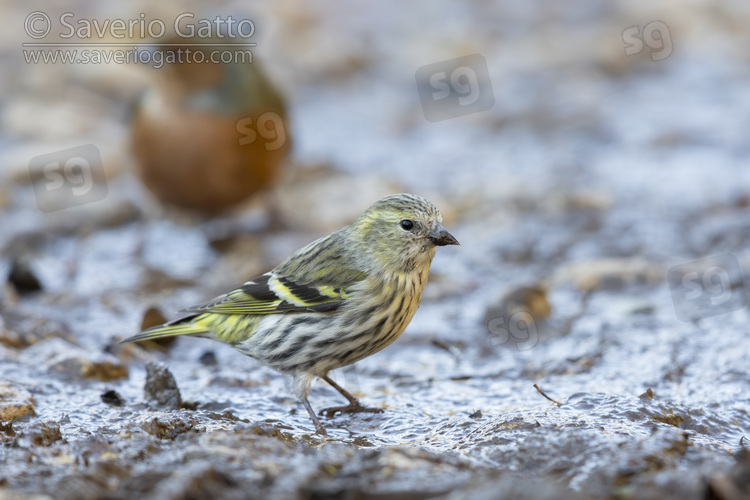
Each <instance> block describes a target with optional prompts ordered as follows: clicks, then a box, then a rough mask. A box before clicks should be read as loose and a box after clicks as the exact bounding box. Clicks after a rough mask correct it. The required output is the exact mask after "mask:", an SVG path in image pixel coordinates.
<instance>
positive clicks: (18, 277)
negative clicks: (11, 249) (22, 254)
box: [8, 259, 42, 295]
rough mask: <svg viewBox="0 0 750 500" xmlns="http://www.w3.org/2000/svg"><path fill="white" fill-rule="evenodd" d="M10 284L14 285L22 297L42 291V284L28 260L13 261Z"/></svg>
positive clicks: (9, 275) (9, 276)
mask: <svg viewBox="0 0 750 500" xmlns="http://www.w3.org/2000/svg"><path fill="white" fill-rule="evenodd" d="M8 283H10V284H11V285H13V286H14V287H15V289H16V292H18V293H19V294H20V295H23V294H26V293H32V292H38V291H40V290H41V289H42V284H41V283H40V282H39V279H38V278H37V277H36V275H35V274H34V271H33V270H32V269H31V263H30V262H29V261H28V260H27V259H13V262H12V263H11V265H10V273H9V274H8Z"/></svg>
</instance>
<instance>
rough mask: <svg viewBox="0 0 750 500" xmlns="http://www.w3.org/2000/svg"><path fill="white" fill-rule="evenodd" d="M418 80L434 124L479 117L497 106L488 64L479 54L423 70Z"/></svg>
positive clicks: (450, 60) (425, 107) (421, 98)
mask: <svg viewBox="0 0 750 500" xmlns="http://www.w3.org/2000/svg"><path fill="white" fill-rule="evenodd" d="M415 78H416V80H417V91H418V92H419V100H420V102H421V103H422V111H423V112H424V117H425V118H426V119H427V120H429V121H431V122H438V121H441V120H447V119H449V118H456V117H459V116H464V115H468V114H471V113H478V112H480V111H485V110H488V109H490V108H491V107H492V106H494V105H495V94H494V93H493V91H492V82H491V81H490V73H489V70H488V69H487V61H486V60H485V58H484V57H482V56H481V55H479V54H472V55H470V56H464V57H458V58H456V59H449V60H447V61H441V62H437V63H434V64H428V65H426V66H422V67H420V68H419V69H417V72H416V74H415Z"/></svg>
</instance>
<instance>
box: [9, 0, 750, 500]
mask: <svg viewBox="0 0 750 500" xmlns="http://www.w3.org/2000/svg"><path fill="white" fill-rule="evenodd" d="M0 9H2V13H3V15H2V16H1V17H2V19H3V21H2V23H3V26H4V27H5V30H4V32H3V33H2V34H1V35H0V37H2V40H3V44H2V52H0V57H1V58H2V59H0V64H2V69H3V71H2V72H0V89H1V90H2V92H1V93H0V113H1V114H2V120H0V131H1V134H2V135H0V248H1V249H2V254H1V255H0V276H1V277H3V285H2V288H1V289H0V499H2V500H5V499H21V498H24V499H25V498H34V499H43V498H60V499H95V498H107V499H121V498H122V499H124V498H154V499H156V498H159V499H161V498H175V499H177V498H180V499H188V498H189V499H197V498H255V497H262V498H311V499H312V498H352V499H354V498H367V499H370V498H373V499H374V498H450V499H459V498H498V497H506V498H549V499H553V498H554V499H560V498H571V499H579V498H581V499H586V498H621V499H627V498H654V499H656V498H659V499H670V498H674V499H678V498H679V499H703V498H718V499H722V500H735V499H740V498H750V451H748V448H750V442H749V441H748V440H749V439H750V413H749V411H750V404H749V403H750V396H748V394H749V393H750V392H749V389H750V372H749V371H748V366H750V329H749V326H748V325H750V313H749V312H748V308H747V307H746V304H747V290H748V285H747V284H748V283H750V281H748V276H747V274H748V268H749V267H750V250H749V249H750V222H748V221H749V220H750V219H749V218H748V216H749V215H750V209H749V207H750V169H748V168H747V157H748V154H749V153H750V147H749V146H748V145H749V144H750V142H748V132H747V131H748V129H750V86H748V81H749V80H748V77H749V76H750V70H748V67H750V66H749V65H748V63H749V62H750V52H749V49H748V47H750V30H748V26H750V8H749V7H748V6H747V5H745V4H742V3H741V2H735V1H731V0H726V1H721V2H711V3H701V2H693V3H689V4H685V3H683V2H671V1H665V2H661V3H659V4H658V5H656V6H653V5H651V4H647V3H646V2H635V3H633V2H626V1H624V0H623V1H616V2H609V3H606V4H602V3H600V2H593V1H586V0H579V1H576V2H565V4H559V5H551V4H547V3H542V2H536V3H534V2H532V3H524V4H523V6H521V5H520V4H518V3H513V2H484V1H476V2H462V3H460V4H459V3H449V2H437V3H436V2H429V3H428V2H419V3H408V4H403V5H402V4H398V5H396V4H395V3H394V4H383V3H379V4H377V5H374V4H373V5H367V4H364V3H354V4H348V6H343V5H339V4H335V3H334V2H316V3H314V4H308V3H302V2H296V1H286V0H285V1H283V2H260V3H257V4H254V5H252V6H245V5H238V4H226V5H219V6H218V7H216V12H214V11H207V10H206V9H205V8H202V7H199V6H197V5H194V4H191V3H189V2H186V3H184V4H182V5H180V4H174V5H171V6H169V7H167V6H160V7H158V8H154V7H149V6H148V4H146V3H142V4H141V5H138V4H130V5H128V6H121V5H119V4H115V3H111V4H109V3H106V2H105V3H97V4H96V6H94V5H93V4H88V3H85V2H77V3H76V2H74V3H71V4H70V5H69V6H67V7H66V9H67V10H68V11H70V12H73V13H74V14H75V19H83V18H88V19H94V18H96V19H100V20H101V19H105V18H124V19H129V18H135V17H137V16H138V15H139V13H140V12H144V13H148V16H149V18H159V17H160V18H163V19H174V18H175V16H176V15H178V14H179V13H181V12H195V13H196V17H197V18H199V17H201V16H203V17H210V16H212V15H216V13H219V14H222V15H226V14H227V13H230V12H231V13H234V14H235V15H240V16H245V17H247V18H251V19H253V20H254V21H255V23H256V25H257V28H258V33H257V35H256V38H255V41H257V47H256V48H255V49H254V50H255V51H256V52H257V56H258V58H262V59H263V62H264V63H265V67H266V69H267V71H268V72H269V74H270V75H271V77H272V78H273V79H274V81H275V82H276V83H277V85H278V87H279V88H280V89H281V91H282V92H283V93H284V95H285V96H286V99H287V102H288V105H289V109H290V128H291V131H290V132H291V134H290V135H291V137H293V141H294V144H293V151H292V153H291V155H290V157H289V158H288V161H287V163H286V165H285V166H284V173H283V176H282V179H281V180H280V182H279V183H278V184H277V186H276V187H275V188H274V191H273V192H272V193H271V194H267V195H263V196H259V197H256V198H255V199H253V200H251V201H250V202H248V204H247V205H246V206H244V207H242V208H241V209H237V210H235V211H234V212H232V213H230V214H228V215H225V216H222V217H218V218H213V219H207V218H205V217H201V216H197V215H195V214H189V213H185V212H182V211H179V210H175V209H170V208H164V207H162V206H161V205H160V204H159V203H158V202H157V201H156V200H154V199H153V197H152V196H151V195H150V194H149V193H148V191H146V190H145V189H144V188H143V187H142V186H141V185H140V184H139V183H138V181H137V180H136V178H135V176H134V175H133V173H132V166H133V159H132V155H131V153H130V151H129V147H128V141H127V137H128V127H129V119H130V118H129V117H130V111H129V110H130V109H131V106H132V103H133V101H134V99H136V98H137V96H138V95H139V93H140V92H141V91H142V90H143V88H144V86H145V85H147V84H148V82H149V81H150V78H151V77H152V76H153V72H154V71H155V70H154V69H153V68H149V67H144V65H116V64H110V65H107V64H99V65H96V64H91V65H75V64H73V65H65V64H46V65H45V64H36V65H35V64H26V63H25V62H24V59H23V54H22V47H21V43H24V42H28V41H31V40H30V38H29V37H28V35H27V34H26V33H24V31H23V29H24V28H23V27H24V20H25V19H26V18H27V16H28V15H29V13H30V12H32V11H35V10H40V11H45V12H47V13H49V15H50V17H52V18H55V16H59V15H60V13H61V12H62V11H61V10H60V9H59V8H57V10H55V9H53V8H52V7H51V6H49V5H46V4H44V3H42V2H24V3H23V4H21V3H15V4H12V3H5V4H3V5H2V6H0ZM655 22H656V23H661V24H651V25H650V28H649V29H650V30H651V31H649V33H651V34H652V35H654V33H655V32H656V35H654V36H652V37H651V38H648V43H644V48H643V51H642V52H641V53H640V54H635V55H626V52H625V51H626V48H627V45H628V43H627V41H630V42H633V39H632V38H629V37H630V35H632V33H634V32H638V33H642V32H643V31H644V30H646V28H647V26H648V25H649V24H650V23H655ZM633 27H636V28H637V29H636V30H635V31H634V30H632V28H633ZM665 27H666V28H665ZM641 40H642V39H641ZM669 47H671V50H667V48H669ZM632 50H634V49H631V51H632ZM667 52H668V53H667ZM469 54H480V55H481V56H482V57H483V58H484V60H485V61H486V67H487V74H488V77H489V80H487V79H482V78H480V79H479V84H480V85H483V87H481V88H482V89H483V90H482V91H483V92H485V94H484V96H483V99H485V101H483V102H484V103H485V104H488V103H489V104H488V105H487V106H485V107H486V108H487V109H483V110H478V111H476V112H471V113H468V114H465V115H464V116H448V118H447V119H441V120H439V121H434V122H433V121H429V120H428V119H427V118H435V113H438V114H439V113H444V112H445V113H448V115H450V113H451V112H452V111H451V110H448V111H445V110H443V109H440V110H437V111H436V108H430V103H429V102H428V103H427V107H425V103H424V102H423V100H420V91H422V92H424V88H419V87H418V86H417V85H415V73H416V72H417V70H418V68H421V67H423V66H426V65H430V64H434V63H439V62H441V61H446V60H449V59H452V58H456V57H460V56H465V55H469ZM667 56H668V57H667ZM480 69H481V68H480ZM417 79H418V77H417ZM488 82H490V83H489V88H491V90H492V97H493V102H491V103H490V102H489V101H487V100H486V99H487V94H486V92H487V89H488ZM423 97H424V94H423ZM460 111H462V110H460ZM454 112H455V109H454ZM431 113H432V114H431ZM454 114H456V113H454ZM83 144H93V145H94V146H95V147H96V148H97V149H98V151H99V152H100V153H101V156H102V165H103V169H104V173H105V176H104V178H103V179H98V180H97V182H98V183H99V184H100V185H101V184H102V183H104V184H106V186H107V190H106V195H105V196H103V197H101V198H102V199H100V200H97V201H94V202H91V203H86V204H83V205H80V206H72V205H73V204H74V203H71V204H70V205H71V206H62V207H60V206H59V205H55V207H57V208H59V209H55V210H52V211H47V212H45V211H43V209H44V207H45V206H47V207H48V206H49V205H44V203H42V202H43V201H44V200H42V202H40V199H39V198H38V195H39V193H38V192H35V191H34V179H33V177H32V178H31V179H30V177H29V174H28V172H29V164H30V162H31V160H32V158H34V157H36V156H38V155H43V154H48V153H52V152H55V151H59V150H63V149H65V148H69V147H73V146H79V145H83ZM398 191H409V192H415V193H419V194H422V195H424V196H426V197H428V198H430V199H431V200H433V201H434V202H435V203H436V204H437V205H438V206H439V207H440V208H441V210H442V211H443V213H444V216H445V225H446V227H448V228H449V229H450V231H451V232H452V233H453V234H454V235H455V236H456V237H457V238H458V240H459V241H461V246H460V247H449V248H441V249H440V251H439V252H438V255H437V257H436V258H435V260H434V262H433V267H432V273H431V276H430V282H429V283H428V285H427V288H426V290H425V295H424V299H423V301H422V306H421V307H420V310H419V311H418V313H417V315H416V317H415V318H414V320H413V321H412V323H411V325H410V326H409V328H408V329H407V331H406V332H405V334H404V335H403V336H402V337H401V338H400V339H399V340H398V342H396V343H395V344H394V345H392V346H390V347H389V348H388V349H386V350H385V351H383V352H381V353H379V354H377V355H374V356H372V357H370V358H368V359H366V360H363V361H362V362H360V363H358V364H357V365H355V366H354V367H350V368H348V369H345V370H342V371H341V373H337V374H334V375H335V379H336V380H338V381H339V382H340V383H341V384H343V385H344V386H346V387H347V388H349V389H350V390H351V391H353V392H356V393H357V394H358V395H359V396H360V397H361V399H362V400H363V401H364V402H365V403H366V404H368V405H372V406H376V407H379V408H382V409H383V410H384V412H383V413H380V414H359V415H343V416H342V415H339V416H336V417H334V418H332V419H329V420H325V421H324V422H323V423H324V425H325V426H326V428H327V429H328V430H329V436H328V437H327V438H322V437H320V436H317V435H315V434H313V430H314V429H313V427H312V425H311V423H310V421H309V418H308V416H307V414H306V412H305V411H304V409H303V408H302V406H301V405H300V404H298V403H297V402H296V401H295V399H294V398H293V396H292V395H291V393H290V391H289V390H288V380H285V378H284V377H283V376H281V375H279V374H277V373H275V372H274V371H272V370H270V369H268V368H265V367H263V366H260V365H258V364H257V363H256V362H254V361H253V360H252V359H250V358H247V357H244V356H242V355H240V354H238V353H237V352H235V351H234V350H232V349H231V348H229V347H227V346H224V345H219V344H215V343H212V342H209V341H207V340H202V339H190V338H187V339H185V338H183V339H178V340H176V341H175V342H173V343H171V344H169V345H166V346H158V347H156V348H153V346H151V347H152V348H147V347H148V346H146V347H142V346H134V345H119V344H117V341H118V340H120V339H122V338H125V337H127V336H130V335H133V334H135V333H137V332H138V331H139V329H140V328H141V326H142V325H143V324H144V318H146V317H148V318H147V322H148V321H151V322H153V321H154V318H158V317H159V315H160V314H161V315H163V316H164V317H165V318H167V319H168V318H171V317H174V315H175V312H176V311H177V310H179V309H180V308H182V307H185V306H187V305H190V304H193V303H196V302H200V301H203V300H205V299H208V298H210V297H212V296H214V295H216V294H217V293H219V292H222V291H225V290H226V289H228V288H230V287H233V286H236V285H238V284H240V283H241V282H242V281H244V280H245V279H248V278H251V277H253V276H255V275H257V274H259V273H262V272H264V271H266V270H268V269H270V268H271V267H272V266H274V265H275V264H277V263H278V262H280V261H281V260H282V259H283V258H284V257H286V256H287V255H288V254H289V253H291V252H292V251H293V250H295V249H296V248H298V247H300V246H301V245H303V244H305V243H307V242H309V241H311V240H312V239H314V238H315V237H317V236H320V235H323V234H325V233H327V232H329V231H331V230H333V229H336V228H338V227H340V226H342V225H344V224H346V223H348V222H349V221H350V220H352V219H353V218H354V217H355V216H356V215H357V214H358V213H360V212H361V211H362V210H364V209H365V208H366V207H367V206H368V205H369V204H370V203H371V202H372V201H374V200H376V199H378V198H379V197H380V196H382V195H384V194H388V193H392V192H398ZM40 203H41V206H40ZM55 203H59V200H57V201H56V202H55ZM63 205H64V199H63ZM269 207H272V208H269ZM271 213H275V215H273V216H271V215H269V214H271ZM279 218H280V219H281V220H282V221H283V224H282V225H278V224H274V223H272V221H273V220H277V219H279ZM706 259H708V260H706ZM149 311H150V312H149ZM147 371H148V372H149V373H150V374H151V375H150V376H148V377H147ZM545 395H546V397H545ZM310 401H311V403H312V405H313V406H314V407H315V408H317V409H321V408H324V407H326V406H334V405H339V404H341V403H343V401H342V400H341V397H340V396H339V395H338V394H336V393H335V392H334V391H332V390H331V389H330V388H328V387H327V386H325V385H324V384H321V383H320V382H316V383H315V384H314V385H313V389H312V392H311V396H310Z"/></svg>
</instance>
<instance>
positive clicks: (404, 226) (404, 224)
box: [399, 219, 414, 231]
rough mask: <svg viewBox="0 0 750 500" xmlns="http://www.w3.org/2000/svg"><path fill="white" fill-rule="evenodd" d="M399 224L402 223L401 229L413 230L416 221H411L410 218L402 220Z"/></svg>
mask: <svg viewBox="0 0 750 500" xmlns="http://www.w3.org/2000/svg"><path fill="white" fill-rule="evenodd" d="M399 224H401V229H403V230H404V231H411V230H412V229H414V222H412V221H410V220H409V219H404V220H402V221H401V222H400V223H399Z"/></svg>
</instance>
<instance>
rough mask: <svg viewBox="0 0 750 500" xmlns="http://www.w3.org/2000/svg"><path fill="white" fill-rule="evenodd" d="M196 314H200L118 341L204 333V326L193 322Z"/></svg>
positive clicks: (124, 341)
mask: <svg viewBox="0 0 750 500" xmlns="http://www.w3.org/2000/svg"><path fill="white" fill-rule="evenodd" d="M198 316H200V314H196V315H193V316H188V317H187V318H180V319H178V320H175V321H170V322H169V323H164V324H163V325H159V326H154V327H151V328H149V329H147V330H143V331H142V332H141V333H139V334H138V335H133V336H132V337H128V338H126V339H125V340H122V341H120V343H121V344H124V343H126V342H140V341H142V340H154V339H161V338H164V337H175V336H177V335H206V334H207V333H209V331H208V330H207V329H206V328H205V327H203V326H201V325H198V324H195V323H194V322H193V320H194V319H196V318H197V317H198Z"/></svg>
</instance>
